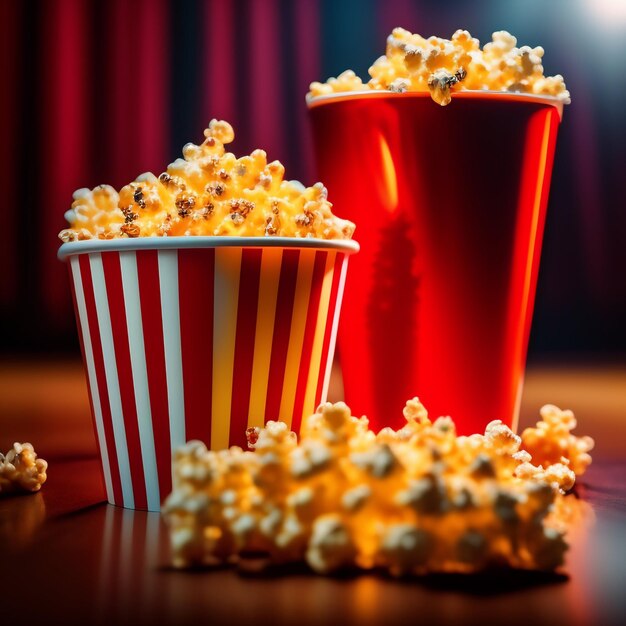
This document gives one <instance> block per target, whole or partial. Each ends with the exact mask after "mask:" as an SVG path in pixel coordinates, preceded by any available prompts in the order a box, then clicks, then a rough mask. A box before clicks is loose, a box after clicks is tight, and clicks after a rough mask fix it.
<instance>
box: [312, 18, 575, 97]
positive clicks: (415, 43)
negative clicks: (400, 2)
mask: <svg viewBox="0 0 626 626" xmlns="http://www.w3.org/2000/svg"><path fill="white" fill-rule="evenodd" d="M543 55H544V50H543V48H542V47H541V46H536V47H534V48H531V47H529V46H521V47H518V46H517V39H516V38H515V37H514V36H513V35H511V34H510V33H508V32H507V31H504V30H501V31H497V32H495V33H493V35H492V40H491V41H490V42H488V43H486V44H485V45H484V46H483V47H482V48H481V47H480V42H479V41H478V39H476V38H475V37H472V36H471V35H470V33H469V32H468V31H466V30H457V31H456V32H455V33H454V34H453V35H452V37H451V38H450V39H443V38H440V37H428V38H424V37H422V36H421V35H418V34H413V33H411V32H409V31H408V30H405V29H404V28H394V29H393V31H392V33H391V35H389V37H388V38H387V48H386V52H385V54H384V55H383V56H381V57H379V58H378V59H377V60H376V61H375V62H374V64H373V65H372V66H371V67H370V68H369V75H370V76H371V78H370V80H369V81H368V82H366V83H364V82H363V81H362V80H361V79H360V78H359V77H358V76H356V74H355V73H354V72H353V71H352V70H347V71H345V72H343V73H342V74H340V75H339V76H337V78H329V79H328V80H327V81H326V82H325V83H320V82H313V83H311V86H310V91H309V93H308V95H307V97H308V98H309V99H311V98H315V97H318V96H327V95H330V94H335V93H344V92H345V93H349V92H352V91H391V92H395V93H403V92H407V91H410V92H427V93H430V95H431V97H432V98H433V100H434V101H435V102H437V103H438V104H440V105H441V106H446V105H447V104H450V102H451V99H452V97H451V94H452V93H454V92H455V91H462V90H488V91H501V92H513V93H525V94H533V95H543V96H554V97H556V98H558V99H559V100H560V101H562V102H563V103H565V104H569V102H570V95H569V92H568V91H567V89H566V87H565V82H564V80H563V77H562V76H561V75H560V74H557V75H555V76H544V70H543V65H542V59H543Z"/></svg>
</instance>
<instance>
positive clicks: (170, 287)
mask: <svg viewBox="0 0 626 626" xmlns="http://www.w3.org/2000/svg"><path fill="white" fill-rule="evenodd" d="M159 288H160V291H161V317H162V320H163V348H164V350H165V377H166V379H167V408H168V413H169V416H170V445H171V449H172V451H174V450H175V449H176V448H179V447H180V446H182V445H183V444H184V443H185V441H186V435H185V393H184V389H183V357H182V352H181V347H180V309H179V306H178V251H177V250H159Z"/></svg>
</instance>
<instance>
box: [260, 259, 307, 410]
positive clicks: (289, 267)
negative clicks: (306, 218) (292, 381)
mask: <svg viewBox="0 0 626 626" xmlns="http://www.w3.org/2000/svg"><path fill="white" fill-rule="evenodd" d="M299 258H300V250H285V251H284V252H283V258H282V263H281V267H280V279H279V283H278V295H277V301H276V314H275V317H274V335H273V340H272V356H271V357H270V372H269V379H268V385H267V397H266V401H265V418H266V420H277V419H278V416H279V413H280V400H281V397H282V393H283V380H284V378H285V364H286V362H287V350H288V348H289V336H290V334H291V317H292V315H293V301H294V295H295V292H296V281H297V279H298V259H299Z"/></svg>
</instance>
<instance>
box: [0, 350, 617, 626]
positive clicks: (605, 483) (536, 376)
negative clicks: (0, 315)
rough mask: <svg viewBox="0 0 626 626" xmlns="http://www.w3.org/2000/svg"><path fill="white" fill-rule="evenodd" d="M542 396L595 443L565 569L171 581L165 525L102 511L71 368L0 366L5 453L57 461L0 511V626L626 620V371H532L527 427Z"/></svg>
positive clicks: (178, 576) (202, 574)
mask: <svg viewBox="0 0 626 626" xmlns="http://www.w3.org/2000/svg"><path fill="white" fill-rule="evenodd" d="M34 389H36V390H37V392H34V391H33V390H34ZM547 401H550V402H553V403H556V404H559V403H561V404H562V405H568V406H570V407H572V408H574V410H575V411H577V414H578V416H579V420H580V423H581V430H582V431H584V432H588V433H590V434H592V435H594V436H595V437H596V439H597V440H598V444H599V445H598V449H597V450H596V453H595V457H594V464H593V465H592V468H591V470H590V471H589V472H588V474H587V475H586V476H585V480H584V481H583V483H582V484H581V485H580V490H579V493H580V495H581V496H582V498H581V499H582V502H583V504H582V505H581V509H582V513H581V519H580V521H579V522H578V523H577V524H576V525H575V526H574V528H573V530H572V533H571V536H570V542H571V546H572V547H571V550H570V552H569V554H568V558H567V564H566V567H565V568H564V570H563V572H561V573H559V574H550V575H548V574H537V573H535V574H533V573H524V572H512V573H510V574H506V575H504V574H498V575H497V576H494V575H484V576H428V577H422V578H414V579H409V580H395V579H391V578H386V577H381V576H377V575H373V574H363V575H359V576H347V577H339V578H323V577H318V576H315V575H313V574H310V573H309V572H307V571H305V570H291V571H278V572H274V573H273V574H272V575H270V576H261V577H249V576H248V577H246V576H242V575H240V574H237V573H236V572H234V571H232V570H231V569H227V568H225V569H219V570H212V571H206V570H205V571H193V572H177V571H173V570H172V569H170V568H169V567H168V541H167V535H166V532H165V529H164V527H163V525H162V522H161V520H160V517H159V515H158V514H153V513H143V512H133V511H128V510H124V509H120V508H116V507H112V506H109V505H106V504H104V489H103V486H102V480H101V477H100V472H99V465H98V460H97V459H96V458H95V457H94V455H93V453H94V443H93V436H92V434H91V430H90V429H91V424H90V420H89V416H88V408H87V404H86V397H85V392H84V382H83V380H82V375H81V372H80V368H79V366H78V365H77V364H76V363H74V362H68V363H63V362H55V363H40V364H32V363H25V364H16V363H11V364H5V365H4V366H0V402H1V403H2V404H0V445H1V446H2V447H4V448H6V447H7V441H9V445H10V442H11V441H12V440H13V439H21V440H24V439H31V440H32V441H34V442H35V444H37V447H38V449H40V450H41V453H42V456H44V457H46V458H48V460H49V461H50V471H49V479H48V482H47V483H46V485H45V486H44V488H43V490H42V491H41V492H40V493H38V494H36V495H28V496H21V497H11V498H5V499H3V500H0V616H1V617H0V619H1V620H2V622H3V623H5V624H10V623H11V624H12V623H17V620H18V619H19V620H20V622H22V623H34V620H39V619H41V620H46V621H47V622H50V623H61V622H62V623H68V624H73V623H81V624H92V623H106V624H143V623H146V624H148V623H150V624H166V623H173V624H186V623H194V624H196V623H198V622H199V621H202V623H208V624H212V625H213V624H232V625H233V626H235V625H238V624H247V623H251V624H303V625H304V624H329V625H334V624H360V625H368V624H385V625H387V624H388V625H391V624H404V623H406V624H409V623H410V624H431V623H439V624H484V625H485V626H488V625H491V624H500V623H501V624H507V625H510V624H522V623H523V624H528V625H529V626H538V625H541V624H546V625H551V626H552V625H555V624H561V623H562V624H572V625H577V624H581V625H583V624H584V625H588V624H597V625H598V626H605V625H611V624H624V623H626V550H625V543H624V542H625V540H626V536H625V530H626V480H625V479H626V460H625V455H624V440H625V436H626V406H625V405H626V371H624V369H623V368H618V367H614V366H610V367H603V368H594V369H589V368H571V367H570V368H563V367H561V368H538V369H535V370H531V371H530V372H529V375H528V377H527V384H526V391H525V397H524V403H523V410H522V414H523V421H525V422H527V423H528V422H530V421H532V419H531V415H532V418H533V419H534V414H535V413H536V409H537V408H538V406H539V405H540V404H541V403H544V402H547ZM39 444H41V445H39ZM571 497H574V496H571Z"/></svg>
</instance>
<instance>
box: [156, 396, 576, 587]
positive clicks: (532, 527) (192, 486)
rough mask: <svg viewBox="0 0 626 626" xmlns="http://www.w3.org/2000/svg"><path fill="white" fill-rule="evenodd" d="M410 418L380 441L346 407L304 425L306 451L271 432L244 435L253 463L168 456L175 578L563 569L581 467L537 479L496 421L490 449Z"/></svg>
mask: <svg viewBox="0 0 626 626" xmlns="http://www.w3.org/2000/svg"><path fill="white" fill-rule="evenodd" d="M548 413H549V414H550V416H551V418H552V419H553V423H555V424H556V422H557V421H559V423H560V425H561V427H562V428H564V429H566V430H567V431H568V432H569V430H570V429H571V428H572V427H573V422H572V420H571V418H570V415H571V414H570V413H569V412H567V411H565V412H559V411H558V410H557V409H555V408H554V407H551V408H544V409H543V412H542V416H543V417H544V419H545V417H546V415H547V414H548ZM404 416H405V418H406V420H407V423H406V425H405V426H404V427H403V428H401V429H400V430H398V431H394V430H392V429H391V428H384V429H382V430H381V431H380V432H379V433H378V434H375V433H374V432H372V431H371V430H370V429H369V425H368V420H367V418H365V417H361V418H356V417H353V416H351V414H350V409H349V408H348V407H347V406H346V405H345V404H344V403H342V402H339V403H337V404H330V403H327V404H323V405H322V406H320V407H319V409H318V412H317V413H315V414H314V415H312V416H311V417H309V418H308V419H307V420H306V421H305V423H304V424H303V427H302V432H301V440H300V443H298V441H297V437H296V434H295V433H293V432H290V431H289V430H288V428H287V426H286V424H284V423H282V422H271V421H270V422H268V423H267V424H266V426H265V428H253V429H250V430H249V432H248V435H249V441H250V444H251V447H253V448H254V451H243V450H242V449H241V448H238V447H232V448H230V449H229V450H223V451H217V452H213V451H207V449H206V446H205V445H204V444H203V443H201V442H199V441H191V442H189V443H187V444H186V445H185V446H183V447H182V448H180V449H179V450H178V451H177V452H176V453H175V455H174V489H173V492H172V493H171V494H170V496H169V497H168V498H167V500H166V502H165V504H164V508H163V514H164V516H165V520H166V522H167V524H168V526H169V529H170V536H171V544H172V551H173V563H174V565H175V566H176V567H188V566H192V565H199V564H212V563H218V562H224V561H230V560H233V559H235V560H237V559H242V558H245V555H246V554H256V555H258V554H262V555H264V556H263V558H264V559H265V560H266V561H267V563H289V562H300V561H306V563H307V564H308V565H309V566H310V567H311V568H312V569H313V570H314V571H316V572H318V573H321V574H325V573H329V572H333V571H336V570H339V569H342V568H346V567H354V566H356V567H360V568H364V569H370V568H384V569H386V570H388V571H389V572H391V573H392V574H394V575H401V574H406V573H423V572H431V571H446V572H449V571H451V572H473V571H477V570H480V569H483V568H486V567H488V566H490V565H499V566H502V565H508V566H511V567H520V568H537V569H545V570H551V569H553V568H555V567H558V566H559V565H561V564H562V562H563V555H564V553H565V551H566V550H567V543H566V541H565V537H564V535H565V526H566V525H565V523H564V520H563V517H564V516H563V515H561V511H562V510H564V508H566V506H565V500H566V498H565V497H564V495H563V494H564V491H565V490H567V489H570V488H571V487H572V486H573V484H574V482H575V478H576V475H575V472H576V471H578V470H579V469H580V467H581V466H580V464H578V463H576V464H574V465H573V466H572V467H569V465H568V464H569V460H568V458H566V457H565V456H563V457H559V459H558V461H557V462H556V463H552V464H550V465H547V466H546V467H542V466H537V465H534V464H533V463H532V458H531V455H530V453H529V452H528V451H527V450H524V449H523V447H522V439H521V438H520V437H518V436H517V435H516V434H515V433H513V432H512V431H511V430H510V429H509V428H508V427H507V426H505V425H504V424H503V423H502V422H500V421H494V422H491V423H490V424H489V425H488V426H487V428H486V431H485V434H484V435H478V434H476V435H471V436H469V437H461V436H457V435H456V431H455V425H454V422H453V421H452V420H451V419H450V418H449V417H440V418H438V419H437V420H435V421H434V422H432V421H431V420H430V419H429V418H428V413H427V411H426V409H425V408H424V407H423V405H422V404H421V403H420V402H419V400H418V399H417V398H414V399H413V400H410V401H409V402H407V404H406V407H405V409H404ZM552 432H555V431H547V434H546V435H545V436H546V438H550V437H551V436H552Z"/></svg>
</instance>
